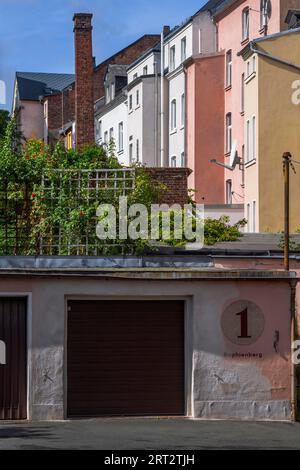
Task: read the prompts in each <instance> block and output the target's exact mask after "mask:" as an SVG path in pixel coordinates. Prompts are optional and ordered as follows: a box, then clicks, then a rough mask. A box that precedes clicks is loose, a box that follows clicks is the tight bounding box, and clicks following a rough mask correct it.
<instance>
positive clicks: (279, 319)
mask: <svg viewBox="0 0 300 470" xmlns="http://www.w3.org/2000/svg"><path fill="white" fill-rule="evenodd" d="M110 261H111V260H110ZM15 262H16V261H15ZM15 262H14V265H15ZM132 262H133V260H131V263H132ZM43 263H44V261H41V263H39V265H40V266H42V265H43ZM74 263H75V264H74V265H73V266H74V267H73V269H71V270H70V269H69V270H68V272H66V271H64V270H60V272H58V271H57V270H56V273H55V269H54V270H52V272H51V274H50V272H48V273H47V269H46V270H45V269H42V270H41V269H40V268H38V269H36V268H34V269H32V268H28V269H26V270H25V271H26V276H23V275H22V269H21V270H19V272H18V273H17V272H15V273H13V271H14V270H13V269H11V270H10V273H9V272H6V273H5V269H3V270H2V272H1V274H2V275H1V279H0V295H1V296H8V295H9V296H14V295H24V296H27V298H28V416H29V419H33V420H62V419H65V418H66V396H67V395H66V390H67V385H68V371H67V367H66V355H67V346H66V345H67V343H66V341H67V334H68V328H67V306H68V300H70V299H98V300H101V299H106V300H108V299H123V300H124V302H125V301H126V299H144V300H146V299H148V300H151V299H152V300H154V299H160V300H170V299H173V300H174V299H182V300H184V301H185V339H184V355H185V410H186V411H185V414H186V416H188V417H191V418H199V419H248V420H287V421H288V420H291V419H293V416H294V415H293V410H294V403H293V400H294V396H293V380H292V374H291V371H292V366H291V298H292V297H291V285H290V277H291V276H292V275H291V276H290V277H289V276H288V275H286V274H284V273H275V272H271V271H269V272H266V271H265V272H260V273H259V275H257V274H256V273H255V272H251V271H250V272H249V271H248V272H247V274H245V273H243V272H238V271H228V270H227V271H226V272H225V271H217V270H211V271H209V270H207V269H206V270H204V271H203V270H201V269H200V270H199V268H198V269H197V268H196V267H195V268H188V269H187V268H181V269H176V268H172V269H168V268H131V269H128V268H127V269H121V268H118V269H114V268H111V269H97V268H93V269H84V272H83V270H82V269H76V267H75V266H76V265H77V264H78V263H77V262H75V261H74ZM31 264H32V263H31ZM34 264H36V262H35V263H34ZM94 264H95V263H94ZM96 264H97V263H96ZM28 266H29V265H28ZM36 266H38V265H37V264H36ZM153 266H155V263H154V265H153ZM25 271H24V274H25ZM3 275H4V276H5V277H3ZM70 276H71V277H70ZM241 301H247V302H250V303H254V304H255V305H256V308H257V309H258V310H259V312H260V322H261V329H260V331H259V332H258V334H257V337H256V338H255V341H251V344H244V345H241V344H237V343H239V340H238V338H237V341H236V340H234V339H228V338H230V334H231V333H229V335H228V326H229V327H230V324H231V322H230V321H229V323H228V322H227V316H226V315H227V313H226V312H227V311H228V307H230V306H231V305H232V304H234V303H235V302H241ZM241 305H242V304H241ZM237 308H238V307H237ZM99 314H101V312H99ZM141 314H142V312H141ZM235 317H236V316H235ZM235 317H234V318H235ZM230 328H231V327H230ZM251 328H252V327H251ZM255 328H256V327H254V330H253V332H254V334H256V333H255V331H256V330H255ZM276 331H279V334H280V341H279V343H278V345H277V348H275V349H274V334H275V332H276ZM251 332H252V330H251ZM234 334H236V335H238V333H234Z"/></svg>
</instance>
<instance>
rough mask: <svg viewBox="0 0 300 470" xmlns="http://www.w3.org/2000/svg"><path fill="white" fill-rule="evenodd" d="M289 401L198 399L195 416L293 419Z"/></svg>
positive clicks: (260, 419) (272, 419)
mask: <svg viewBox="0 0 300 470" xmlns="http://www.w3.org/2000/svg"><path fill="white" fill-rule="evenodd" d="M292 416H293V413H292V405H291V403H290V402H289V401H271V400H270V401H236V402H235V401H217V402H214V401H196V402H195V405H194V417H195V418H200V419H224V420H225V419H232V420H247V421H293V417H292Z"/></svg>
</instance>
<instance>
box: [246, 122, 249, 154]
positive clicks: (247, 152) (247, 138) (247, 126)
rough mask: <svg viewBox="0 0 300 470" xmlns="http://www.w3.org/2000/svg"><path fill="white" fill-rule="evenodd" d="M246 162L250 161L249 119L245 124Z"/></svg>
mask: <svg viewBox="0 0 300 470" xmlns="http://www.w3.org/2000/svg"><path fill="white" fill-rule="evenodd" d="M246 134H247V135H246V145H247V148H246V163H247V162H249V161H250V121H249V120H248V121H247V124H246Z"/></svg>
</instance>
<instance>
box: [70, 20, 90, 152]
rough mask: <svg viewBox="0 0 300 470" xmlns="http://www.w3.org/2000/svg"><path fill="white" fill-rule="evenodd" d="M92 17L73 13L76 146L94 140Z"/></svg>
mask: <svg viewBox="0 0 300 470" xmlns="http://www.w3.org/2000/svg"><path fill="white" fill-rule="evenodd" d="M92 17H93V15H92V14H90V13H75V15H74V18H73V21H74V34H75V121H76V139H75V141H76V147H77V148H78V147H80V146H83V145H85V144H91V143H94V142H95V130H94V91H93V70H94V60H93V47H92V29H93V28H92Z"/></svg>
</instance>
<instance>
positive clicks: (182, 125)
mask: <svg viewBox="0 0 300 470" xmlns="http://www.w3.org/2000/svg"><path fill="white" fill-rule="evenodd" d="M184 125H185V94H184V93H183V94H182V95H181V127H184Z"/></svg>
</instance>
